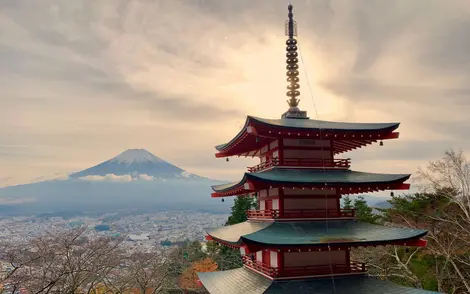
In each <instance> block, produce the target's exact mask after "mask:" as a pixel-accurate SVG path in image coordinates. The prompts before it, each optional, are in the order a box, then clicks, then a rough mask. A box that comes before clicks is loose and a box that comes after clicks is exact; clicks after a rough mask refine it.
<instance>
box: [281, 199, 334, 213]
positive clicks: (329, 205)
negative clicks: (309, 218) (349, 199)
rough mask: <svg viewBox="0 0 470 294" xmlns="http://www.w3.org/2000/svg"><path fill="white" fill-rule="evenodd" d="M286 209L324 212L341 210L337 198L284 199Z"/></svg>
mask: <svg viewBox="0 0 470 294" xmlns="http://www.w3.org/2000/svg"><path fill="white" fill-rule="evenodd" d="M284 209H285V211H286V212H288V210H306V209H315V210H324V209H328V210H329V209H339V207H338V200H337V199H336V198H328V199H322V198H313V199H312V198H297V199H284Z"/></svg>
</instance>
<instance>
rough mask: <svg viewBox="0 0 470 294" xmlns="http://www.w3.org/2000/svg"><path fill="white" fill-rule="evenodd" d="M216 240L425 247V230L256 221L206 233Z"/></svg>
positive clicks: (348, 222) (253, 243) (350, 222)
mask: <svg viewBox="0 0 470 294" xmlns="http://www.w3.org/2000/svg"><path fill="white" fill-rule="evenodd" d="M207 233H208V235H209V236H210V237H211V238H212V239H213V240H215V241H218V242H220V243H222V244H228V245H231V246H240V245H241V244H246V245H247V246H248V247H250V246H254V247H269V246H272V247H279V248H281V247H289V246H297V247H305V246H306V247H311V246H313V247H328V246H333V247H334V246H337V247H338V246H352V247H359V246H378V245H389V244H390V245H408V246H425V242H424V243H423V242H420V238H422V237H424V236H425V235H426V234H427V231H425V230H419V229H409V228H393V227H383V226H379V225H373V224H367V223H361V222H357V221H354V220H339V221H338V220H330V221H309V222H300V223H299V222H256V221H246V222H243V223H240V224H236V225H231V226H225V227H220V228H217V229H213V230H208V231H207Z"/></svg>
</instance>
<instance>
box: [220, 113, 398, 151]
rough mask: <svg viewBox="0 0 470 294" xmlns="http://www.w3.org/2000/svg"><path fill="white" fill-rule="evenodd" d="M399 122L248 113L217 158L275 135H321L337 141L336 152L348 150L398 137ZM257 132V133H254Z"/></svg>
mask: <svg viewBox="0 0 470 294" xmlns="http://www.w3.org/2000/svg"><path fill="white" fill-rule="evenodd" d="M399 125H400V123H345V122H328V121H318V120H310V119H263V118H258V117H253V116H248V117H247V119H246V122H245V125H244V126H243V128H242V129H241V130H240V132H239V133H238V134H237V135H236V136H235V137H234V138H233V139H232V140H230V142H228V143H226V144H221V145H218V146H216V149H217V151H218V153H216V157H227V156H233V155H241V154H245V155H246V154H250V152H252V151H255V150H256V149H257V147H258V146H262V145H265V144H267V143H269V142H270V141H272V140H273V139H274V138H276V137H279V136H282V137H294V138H295V137H298V138H320V137H321V138H322V139H331V140H334V144H333V149H334V153H335V154H338V153H342V152H347V151H350V150H353V149H357V148H360V147H362V146H366V145H368V144H371V143H373V142H377V141H378V140H386V139H396V138H398V136H399V133H394V132H393V131H394V130H396V129H397V128H398V127H399ZM255 135H256V136H255Z"/></svg>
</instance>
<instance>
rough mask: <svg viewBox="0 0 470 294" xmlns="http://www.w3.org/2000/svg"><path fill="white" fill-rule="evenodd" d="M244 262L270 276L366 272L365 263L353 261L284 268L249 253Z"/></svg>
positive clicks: (244, 257)
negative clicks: (266, 262) (259, 259)
mask: <svg viewBox="0 0 470 294" xmlns="http://www.w3.org/2000/svg"><path fill="white" fill-rule="evenodd" d="M243 263H244V264H245V265H246V266H248V267H251V268H253V269H255V270H257V271H259V272H262V273H264V274H266V275H268V276H270V277H274V278H276V277H299V276H315V275H334V274H349V273H365V272H366V271H367V267H366V264H365V263H358V262H351V263H350V264H332V265H331V266H330V265H311V266H289V267H284V268H277V267H272V266H269V265H267V264H264V263H262V262H259V261H256V260H254V259H252V257H251V256H249V255H244V256H243Z"/></svg>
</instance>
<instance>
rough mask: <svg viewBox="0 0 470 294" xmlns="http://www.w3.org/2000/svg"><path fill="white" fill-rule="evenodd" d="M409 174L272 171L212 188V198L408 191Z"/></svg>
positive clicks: (277, 169) (246, 175) (280, 169)
mask: <svg viewBox="0 0 470 294" xmlns="http://www.w3.org/2000/svg"><path fill="white" fill-rule="evenodd" d="M410 176H411V175H410V174H376V173H362V172H356V171H350V170H346V171H318V170H307V169H299V170H294V169H282V168H274V169H272V170H270V171H266V172H261V173H245V175H244V176H243V178H242V179H241V180H240V181H238V182H233V183H229V184H224V185H217V186H212V189H213V190H214V193H212V194H211V196H212V197H225V196H234V195H242V194H247V193H250V192H253V191H257V190H261V189H265V188H268V187H269V188H279V187H293V186H295V187H296V188H301V189H309V188H320V189H338V191H337V192H338V193H341V194H357V193H367V192H374V191H383V190H408V189H409V188H410V185H409V184H405V183H404V182H405V181H407V180H408V179H409V178H410Z"/></svg>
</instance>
